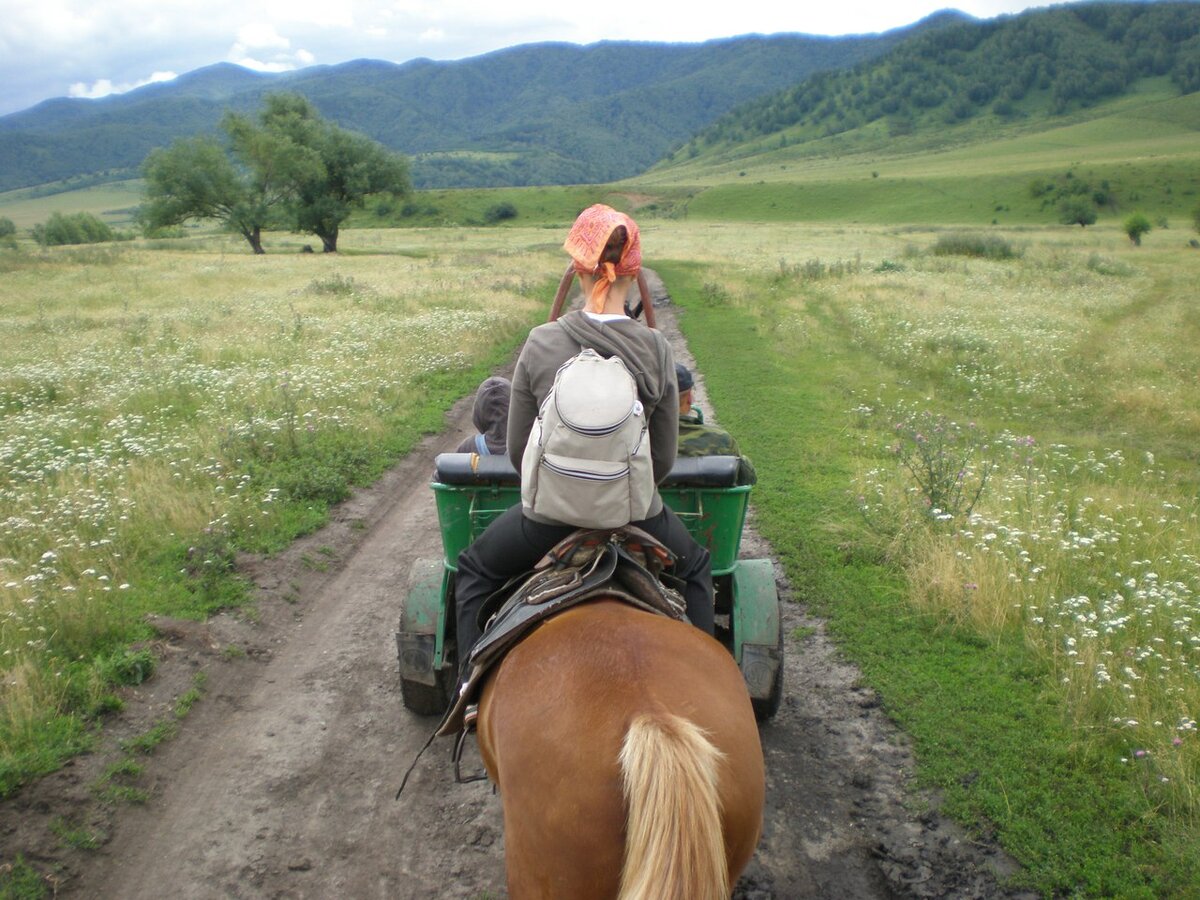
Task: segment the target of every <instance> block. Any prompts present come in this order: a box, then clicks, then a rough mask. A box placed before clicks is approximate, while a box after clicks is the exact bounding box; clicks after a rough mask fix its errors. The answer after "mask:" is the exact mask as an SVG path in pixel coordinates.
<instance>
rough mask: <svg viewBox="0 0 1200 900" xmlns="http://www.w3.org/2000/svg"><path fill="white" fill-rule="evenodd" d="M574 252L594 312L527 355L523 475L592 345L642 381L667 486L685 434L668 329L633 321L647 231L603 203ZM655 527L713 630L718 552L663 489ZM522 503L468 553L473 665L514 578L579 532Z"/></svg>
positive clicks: (516, 447)
mask: <svg viewBox="0 0 1200 900" xmlns="http://www.w3.org/2000/svg"><path fill="white" fill-rule="evenodd" d="M563 247H564V249H565V250H566V251H567V253H568V254H569V255H570V257H571V259H572V261H573V265H574V269H575V273H576V274H577V275H578V276H579V282H580V285H581V287H582V288H583V294H584V297H585V303H584V308H583V309H580V310H575V311H572V312H569V313H567V314H566V315H564V316H562V317H561V318H560V319H558V320H557V321H555V322H548V323H546V324H545V325H539V326H538V327H537V328H534V329H533V331H531V332H530V334H529V338H528V340H526V342H525V346H524V347H523V348H522V350H521V355H520V357H519V358H518V359H517V366H516V370H515V371H514V372H513V378H512V394H511V398H510V401H509V410H508V455H509V458H510V459H511V460H512V463H513V465H514V466H515V467H516V469H517V471H518V472H520V471H521V461H522V458H523V456H524V454H525V447H526V444H527V443H528V441H529V432H530V429H531V427H532V426H533V423H534V420H535V419H536V418H537V414H538V410H539V408H540V406H541V404H542V401H543V400H545V399H546V395H547V394H548V393H549V392H550V388H551V386H552V385H553V384H554V377H555V375H556V373H557V372H558V369H559V367H560V366H562V364H563V363H565V362H566V361H567V360H568V359H570V358H571V357H573V356H575V355H576V354H577V353H579V351H580V349H581V348H584V347H590V348H592V349H593V350H595V351H596V352H598V353H599V354H600V355H601V356H604V357H612V356H617V357H620V359H621V360H622V362H624V363H625V366H626V368H627V369H628V370H629V372H630V373H631V374H632V375H633V378H634V380H635V381H636V383H637V388H638V398H639V399H640V400H641V402H642V405H643V407H644V409H645V414H646V420H647V423H648V433H649V438H650V453H651V459H652V462H653V470H654V481H655V484H659V483H661V482H662V480H663V479H664V478H665V477H666V476H667V473H668V472H670V471H671V467H672V466H673V465H674V464H675V451H676V445H677V441H678V438H679V394H678V387H677V384H676V380H675V357H674V354H673V353H672V352H671V345H670V344H669V343H668V342H667V339H666V338H665V337H663V335H662V334H661V333H660V332H658V331H656V330H654V329H652V328H649V327H647V326H646V325H644V324H642V323H641V322H638V321H635V320H634V319H631V318H629V316H627V315H626V313H625V301H626V298H627V297H628V296H629V292H630V290H631V288H632V287H633V285H634V284H635V283H636V278H637V275H638V272H639V271H640V270H641V265H642V246H641V234H640V232H639V231H638V227H637V223H635V222H634V221H633V219H631V218H630V217H629V216H627V215H626V214H625V213H622V212H618V211H617V210H615V209H613V208H611V207H609V206H605V205H603V204H596V205H595V206H591V207H589V208H588V209H585V210H584V211H583V212H582V213H581V214H580V215H579V218H578V219H576V220H575V224H574V226H572V228H571V231H570V233H569V234H568V235H567V239H566V242H565V243H564V244H563ZM631 524H633V525H636V526H637V527H639V528H641V529H643V530H644V531H647V532H649V533H650V534H652V535H653V536H654V537H656V538H658V540H660V541H661V542H662V543H663V544H665V545H666V546H667V547H669V548H670V549H671V551H672V552H673V553H674V554H675V555H676V562H675V569H674V574H675V575H676V576H677V577H678V578H680V579H682V580H683V582H684V600H685V601H686V603H687V615H688V618H689V620H690V621H691V622H692V624H694V625H696V626H697V627H698V628H701V629H703V630H704V631H706V632H708V633H709V634H712V632H713V615H714V613H713V591H712V573H711V569H710V565H709V554H708V550H707V549H705V548H704V547H702V546H701V545H700V544H698V543H697V542H696V541H695V540H694V539H693V538H692V536H691V535H690V534H689V533H688V530H687V528H686V526H684V524H683V523H682V522H680V520H679V518H678V516H676V515H675V513H674V512H673V511H672V510H671V509H670V507H668V506H665V505H664V504H663V502H662V498H661V497H660V496H658V493H657V491H656V492H655V495H654V499H653V501H652V503H651V506H650V511H649V513H648V515H647V518H646V519H644V520H642V521H639V522H633V523H631ZM575 527H576V526H575V525H572V524H571V523H569V522H552V521H549V520H546V519H543V518H540V517H538V516H535V515H534V514H533V512H532V511H531V510H528V509H524V508H523V507H522V506H519V505H518V506H513V507H512V508H510V509H509V510H508V511H506V512H505V513H503V514H502V515H500V516H499V517H498V518H496V519H495V520H494V521H493V522H492V524H491V525H489V526H488V528H487V529H486V530H485V531H484V532H483V534H481V535H480V536H479V538H478V539H477V540H476V541H475V542H474V543H473V544H471V545H470V546H469V547H468V548H467V549H466V550H464V551H463V552H462V554H460V556H459V558H458V574H457V575H456V576H455V587H454V590H455V599H456V603H457V615H456V620H457V628H458V632H457V634H458V658H459V662H460V665H464V666H465V664H466V661H467V659H468V656H469V654H470V650H471V647H473V646H474V644H475V642H476V641H477V640H478V638H479V633H480V632H479V625H478V623H477V621H476V619H477V616H478V614H479V609H480V607H481V606H482V605H483V602H484V600H486V599H487V598H488V597H489V596H490V595H491V594H493V593H494V592H495V591H497V590H499V589H500V588H501V587H502V586H503V585H504V584H505V583H506V582H507V581H508V580H509V579H510V578H512V577H513V576H516V575H519V574H521V573H522V572H524V571H526V570H528V569H531V568H532V567H533V565H534V563H536V562H537V561H538V560H539V559H541V558H542V556H544V555H545V554H546V552H547V551H548V550H549V549H550V548H551V547H553V546H554V545H555V544H557V543H558V542H559V541H561V540H562V539H563V538H565V537H566V536H567V535H569V534H570V533H571V532H572V531H574V530H575Z"/></svg>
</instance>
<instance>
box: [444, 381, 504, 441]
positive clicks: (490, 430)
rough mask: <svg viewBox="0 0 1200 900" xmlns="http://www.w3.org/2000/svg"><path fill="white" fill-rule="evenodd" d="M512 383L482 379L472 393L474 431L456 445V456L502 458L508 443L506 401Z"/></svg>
mask: <svg viewBox="0 0 1200 900" xmlns="http://www.w3.org/2000/svg"><path fill="white" fill-rule="evenodd" d="M511 395H512V382H511V381H509V380H508V379H507V378H501V377H500V376H499V375H493V376H492V377H491V378H485V379H484V380H483V383H482V384H480V385H479V388H478V390H476V391H475V408H474V409H473V410H472V412H471V421H472V422H473V423H474V425H475V428H476V429H478V432H477V433H476V434H475V435H473V436H471V437H469V438H467V439H466V440H464V441H463V442H462V443H461V444H459V445H458V447H457V448H456V449H457V452H459V453H478V454H479V455H480V456H503V455H504V453H505V451H506V450H507V447H508V444H507V439H508V401H509V397H510V396H511Z"/></svg>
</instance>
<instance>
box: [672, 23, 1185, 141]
mask: <svg viewBox="0 0 1200 900" xmlns="http://www.w3.org/2000/svg"><path fill="white" fill-rule="evenodd" d="M1149 76H1167V77H1169V78H1170V79H1171V81H1172V82H1173V83H1174V84H1175V85H1176V86H1177V87H1178V88H1179V90H1180V92H1181V93H1191V92H1192V91H1196V90H1200V4H1196V3H1147V4H1142V3H1083V4H1073V5H1070V6H1061V7H1054V8H1051V9H1046V10H1036V11H1031V12H1027V13H1024V14H1022V15H1019V16H1015V17H1001V18H998V19H994V20H990V21H986V22H968V23H962V24H956V25H951V26H949V27H946V28H942V29H938V30H936V31H931V32H929V33H927V34H924V35H921V36H919V37H916V38H913V39H912V40H910V41H907V42H906V43H904V44H901V45H900V46H899V47H897V48H896V49H895V50H893V51H892V52H891V53H889V54H887V55H886V56H884V57H881V58H880V59H879V60H876V61H872V62H867V63H862V64H860V65H858V66H856V67H854V68H853V69H850V70H847V71H842V72H827V73H823V74H820V75H816V76H814V77H812V78H810V79H809V80H807V81H805V82H802V83H801V84H799V85H797V86H796V87H794V88H790V89H788V90H785V91H782V92H780V93H777V94H774V95H772V96H770V97H766V98H763V99H761V100H758V101H755V102H753V103H750V104H748V105H746V106H743V107H740V108H739V109H738V110H735V111H734V112H732V113H730V114H728V115H727V116H725V117H724V118H722V119H719V120H718V121H717V122H716V123H715V124H713V125H712V126H711V127H710V128H708V129H706V130H705V131H703V132H701V133H700V134H699V135H697V136H696V137H695V138H693V140H692V141H691V142H690V143H689V144H685V145H684V146H683V147H682V148H681V149H680V150H679V151H677V153H676V155H677V157H680V156H687V155H694V154H695V153H696V152H698V151H700V150H703V149H704V148H707V147H711V146H724V145H729V144H737V143H742V142H745V141H749V140H753V139H756V138H761V137H763V136H767V135H773V134H775V133H777V132H780V131H783V130H784V129H788V128H792V127H793V126H801V128H802V129H803V130H804V133H805V135H806V136H807V137H809V138H811V137H819V136H824V135H831V134H838V133H841V132H844V131H849V130H851V129H854V128H858V127H861V126H863V125H866V124H869V123H872V122H880V121H882V122H885V123H886V124H887V126H888V128H889V131H890V133H891V134H893V135H899V134H905V133H908V132H911V131H913V130H914V127H915V123H917V122H936V123H947V124H952V123H955V122H960V121H963V120H966V119H969V118H971V117H973V116H978V115H983V114H988V113H990V114H993V115H995V116H999V117H1001V118H1008V117H1014V116H1019V115H1021V114H1022V113H1023V109H1024V108H1025V107H1030V108H1033V109H1046V110H1048V111H1049V112H1050V113H1052V114H1056V115H1057V114H1061V113H1064V112H1067V111H1069V110H1071V109H1073V108H1077V107H1082V106H1088V105H1091V104H1094V103H1096V102H1098V101H1100V100H1103V99H1105V98H1108V97H1112V96H1116V95H1119V94H1121V93H1123V92H1124V91H1125V90H1126V89H1127V88H1128V86H1129V85H1130V84H1131V83H1132V82H1133V81H1134V80H1135V79H1137V78H1142V77H1149Z"/></svg>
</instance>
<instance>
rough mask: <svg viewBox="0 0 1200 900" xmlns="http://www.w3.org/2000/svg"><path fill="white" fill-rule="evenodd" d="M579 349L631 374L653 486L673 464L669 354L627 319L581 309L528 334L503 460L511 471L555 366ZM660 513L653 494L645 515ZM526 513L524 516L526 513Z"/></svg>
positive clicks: (673, 389) (655, 335) (653, 334)
mask: <svg viewBox="0 0 1200 900" xmlns="http://www.w3.org/2000/svg"><path fill="white" fill-rule="evenodd" d="M583 347H591V348H592V349H593V350H595V351H596V352H597V353H599V354H601V355H603V356H606V357H607V356H618V357H620V358H621V361H622V362H624V363H625V365H626V366H628V368H629V371H630V372H631V373H633V377H634V379H635V380H636V381H637V385H638V395H639V397H640V398H641V401H642V405H643V406H644V407H645V408H646V418H647V421H648V423H649V433H650V458H651V459H652V460H653V462H654V480H655V482H656V483H658V482H661V481H662V480H663V479H664V478H666V476H667V473H668V472H670V471H671V467H672V466H673V465H675V450H676V445H677V443H678V441H679V389H678V387H677V385H676V382H675V355H674V354H673V353H672V352H671V345H670V344H668V343H667V339H666V338H665V337H663V336H662V334H661V333H660V332H658V331H655V330H654V329H652V328H648V327H647V326H646V325H644V324H643V323H641V322H637V321H635V320H633V319H620V320H613V321H610V322H601V321H598V320H596V319H593V318H592V317H591V316H589V315H588V314H587V313H585V312H583V311H582V310H576V311H574V312H570V313H567V314H566V315H565V316H563V317H562V318H560V319H559V320H558V321H557V322H548V323H546V324H545V325H539V326H538V327H537V328H535V329H533V331H531V332H530V333H529V338H528V339H527V340H526V341H525V346H524V347H523V348H522V349H521V355H520V357H519V358H518V359H517V368H516V371H515V372H514V373H513V379H512V400H511V403H510V405H509V408H508V456H509V458H510V459H511V460H512V463H513V465H514V466H516V468H517V471H518V472H519V471H521V458H522V457H523V456H524V455H525V444H526V443H527V442H528V441H529V429H530V428H532V427H533V422H534V420H535V419H536V418H537V414H538V409H539V408H540V407H541V405H542V401H543V400H545V399H546V395H547V394H549V393H550V388H551V386H552V385H553V384H554V376H555V374H557V372H558V368H559V366H561V365H562V364H563V363H565V362H566V361H567V360H568V359H570V358H571V357H572V356H574V355H575V354H576V353H578V352H579V351H580V349H581V348H583ZM661 510H662V498H661V497H659V496H657V495H655V497H654V502H653V503H652V504H651V507H650V512H649V516H650V517H653V516H656V515H658V513H659V512H660V511H661ZM526 514H528V513H526Z"/></svg>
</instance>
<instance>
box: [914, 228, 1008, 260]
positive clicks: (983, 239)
mask: <svg viewBox="0 0 1200 900" xmlns="http://www.w3.org/2000/svg"><path fill="white" fill-rule="evenodd" d="M932 253H933V255H934V256H978V257H982V258H983V259H1016V258H1018V257H1020V256H1021V251H1019V250H1017V249H1015V248H1014V247H1013V245H1012V242H1011V241H1009V240H1007V239H1005V238H1002V237H1000V236H999V235H995V234H976V233H971V232H955V233H954V234H943V235H941V236H940V237H939V238H938V239H937V243H935V244H934V245H933V249H932Z"/></svg>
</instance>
